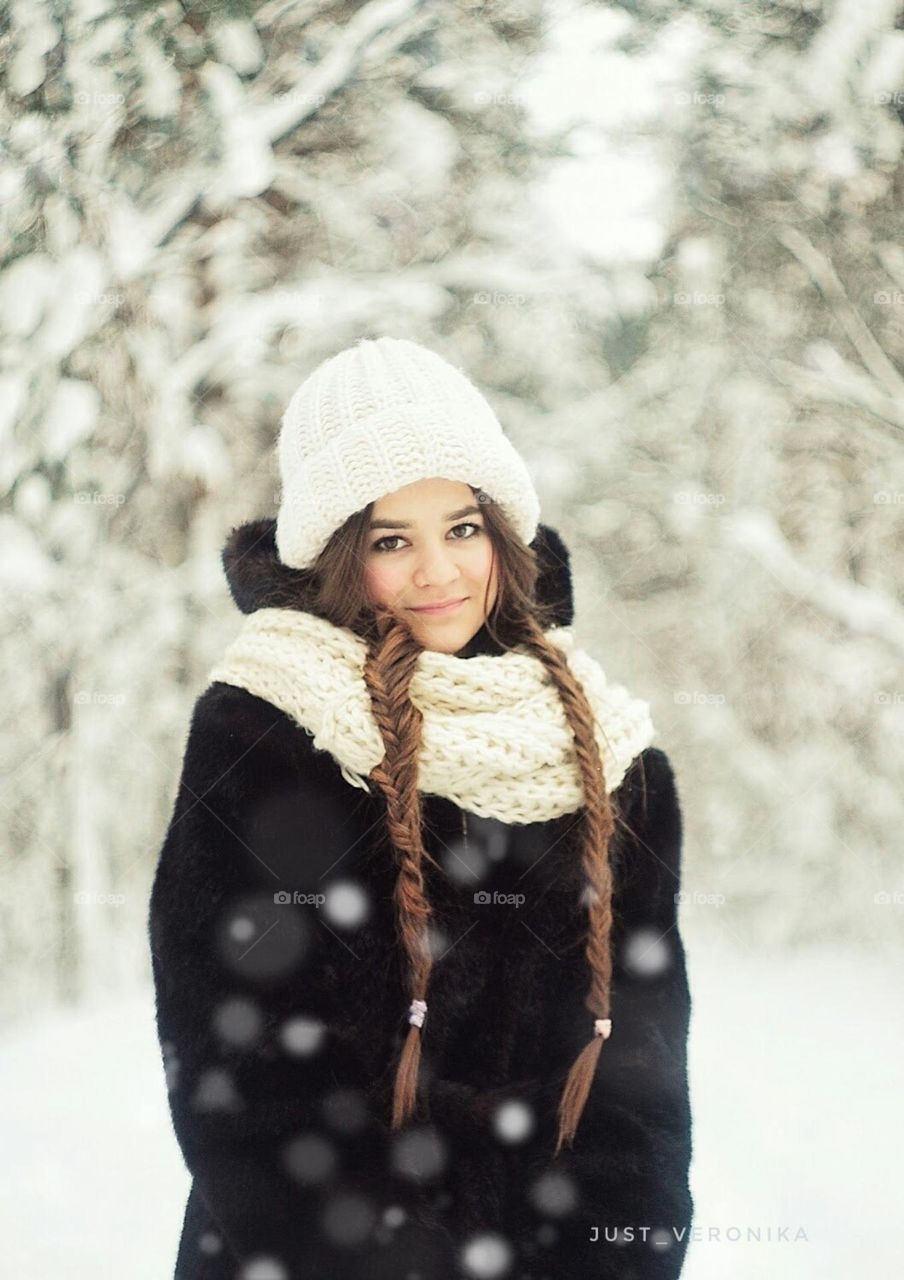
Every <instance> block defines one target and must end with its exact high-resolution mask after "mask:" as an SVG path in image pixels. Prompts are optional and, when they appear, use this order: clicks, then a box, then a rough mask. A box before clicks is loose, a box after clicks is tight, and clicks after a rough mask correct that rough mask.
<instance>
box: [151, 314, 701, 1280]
mask: <svg viewBox="0 0 904 1280" xmlns="http://www.w3.org/2000/svg"><path fill="white" fill-rule="evenodd" d="M279 462H280V471H281V478H282V495H281V501H280V507H279V512H278V516H277V518H276V520H275V521H274V520H257V521H252V522H250V523H248V524H245V525H243V526H241V527H239V528H238V529H236V530H234V531H233V532H232V534H231V535H230V537H229V539H228V541H227V543H226V546H225V548H224V552H223V560H224V566H225V570H226V575H227V579H228V582H229V586H230V589H231V592H232V595H233V597H234V599H235V602H236V604H237V606H238V608H239V609H240V610H241V611H242V613H243V614H244V615H246V617H245V619H244V622H243V626H242V629H241V631H240V633H239V635H238V636H237V637H236V639H235V640H234V641H233V642H232V644H231V645H229V646H228V648H227V650H226V653H225V654H224V656H223V659H222V661H221V662H220V663H219V664H218V665H217V666H216V667H215V668H214V669H213V671H212V672H211V673H210V677H209V685H208V687H207V688H206V689H205V690H204V692H203V693H202V694H201V696H200V697H199V699H198V701H197V703H196V705H195V709H194V713H193V716H192V720H191V726H190V730H189V734H188V742H187V745H186V750H185V758H184V764H183V770H182V778H181V784H180V787H179V790H178V794H177V797H176V802H175V808H174V812H173V814H172V818H171V820H170V823H169V827H168V830H167V833H166V838H165V841H164V844H163V848H162V851H161V854H160V859H159V864H158V868H157V872H156V877H155V880H154V885H153V890H152V895H151V903H150V917H149V924H150V940H151V952H152V963H153V972H154V980H155V985H156V999H157V1025H158V1031H159V1036H160V1042H161V1047H162V1051H163V1057H164V1064H165V1069H166V1075H167V1082H168V1089H169V1101H170V1108H171V1113H172V1119H173V1125H174V1128H175V1133H176V1137H177V1139H178V1142H179V1145H180V1147H181V1150H182V1153H183V1155H184V1158H185V1162H186V1164H187V1166H188V1169H189V1171H190V1172H191V1174H192V1179H193V1182H192V1189H191V1193H190V1195H189V1198H188V1204H187V1207H186V1213H185V1219H184V1224H183V1229H182V1236H181V1242H180V1246H179V1252H178V1258H177V1262H176V1269H175V1275H176V1277H177V1280H227V1278H228V1280H236V1278H237V1277H241V1280H307V1278H308V1277H310V1278H311V1280H313V1278H314V1277H317V1278H318V1280H341V1278H343V1277H348V1278H352V1277H364V1276H365V1275H366V1276H368V1277H369V1278H372V1280H378V1278H380V1277H385V1278H386V1280H388V1278H389V1277H392V1278H393V1280H415V1278H416V1277H417V1278H419V1280H440V1278H442V1280H445V1278H446V1277H449V1278H450V1280H451V1278H452V1277H495V1276H499V1277H513V1278H514V1277H517V1278H518V1280H530V1278H533V1280H545V1278H548V1280H579V1278H580V1277H590V1276H593V1277H596V1278H597V1280H600V1278H602V1277H609V1276H611V1277H615V1276H618V1277H620V1278H621V1280H627V1278H628V1277H642V1278H646V1277H650V1278H652V1277H670V1278H672V1277H676V1276H678V1274H679V1272H680V1270H681V1267H682V1263H683V1260H684V1256H685V1252H686V1248H687V1232H688V1229H689V1226H690V1222H691V1217H692V1209H693V1204H692V1198H691V1194H690V1191H689V1186H688V1170H689V1164H690V1157H691V1137H690V1134H691V1125H690V1111H689V1099H688V1080H687V1065H686V1042H687V1032H688V1020H689V1013H690V999H689V994H688V985H687V978H686V970H685V960H684V951H683V947H682V943H681V939H680V936H679V931H678V927H677V916H676V894H677V893H678V890H679V888H680V858H681V832H682V823H681V814H680V809H679V803H678V798H677V794H676V787H675V780H674V777H673V773H672V769H671V767H670V764H669V761H668V758H667V756H666V755H665V753H664V752H663V751H662V750H661V749H660V748H658V747H655V746H652V745H651V739H652V736H653V728H652V724H651V722H650V718H649V708H648V706H647V704H646V703H645V702H643V701H641V700H639V699H636V698H633V697H631V695H630V694H629V693H628V692H627V691H626V690H625V689H624V688H622V687H621V686H618V685H613V684H611V683H610V682H609V681H608V680H607V678H606V676H605V674H604V673H603V671H602V669H601V668H600V667H599V665H598V664H597V663H596V661H595V660H594V659H593V658H591V657H590V656H589V655H588V654H587V653H585V652H584V651H583V650H581V649H579V648H577V647H576V646H575V644H574V640H573V635H572V630H571V628H572V622H573V598H572V584H571V574H570V568H569V554H568V550H567V548H566V547H565V545H564V544H563V542H562V539H561V538H560V537H559V535H558V534H557V533H556V532H555V530H553V529H552V528H550V527H549V526H546V525H543V524H540V523H539V521H538V516H539V503H538V500H537V496H536V493H535V491H534V488H533V485H532V483H531V481H530V478H529V475H528V472H527V469H526V467H525V465H524V463H523V461H522V459H521V458H520V457H519V455H518V454H517V453H516V452H515V450H514V449H513V447H512V445H511V444H510V442H509V441H508V439H507V438H506V437H505V435H504V434H503V431H502V428H501V426H500V424H499V422H498V420H497V419H496V417H495V415H494V414H493V411H492V409H491V408H490V406H489V404H488V403H487V401H486V400H485V398H484V397H483V396H482V395H481V394H480V393H479V391H478V390H477V389H476V388H475V387H474V386H473V385H472V384H471V383H470V382H469V381H468V379H467V378H466V377H465V375H464V374H463V373H462V372H461V371H460V370H458V369H456V368H454V367H453V366H451V365H450V364H448V363H447V362H446V361H445V360H443V359H442V358H441V357H439V356H438V355H436V354H435V353H433V352H431V351H429V350H426V349H425V348H423V347H421V346H419V345H418V344H415V343H412V342H409V341H407V340H404V339H393V338H380V339H378V340H376V341H371V340H363V341H361V342H359V343H358V344H356V345H355V346H353V347H351V348H349V349H348V350H346V351H343V352H341V353H340V354H339V355H337V356H334V357H332V358H331V359H330V360H327V361H325V362H324V363H323V364H322V365H321V366H320V367H319V368H318V369H316V370H315V371H314V372H313V373H312V374H311V375H310V377H309V378H308V379H307V380H306V381H305V382H304V383H303V384H302V386H301V387H300V388H299V389H298V391H297V392H296V393H295V395H294V396H293V397H292V399H291V401H290V403H289V406H288V409H287V410H286V413H285V415H284V418H283V422H282V428H281V433H280V440H279Z"/></svg>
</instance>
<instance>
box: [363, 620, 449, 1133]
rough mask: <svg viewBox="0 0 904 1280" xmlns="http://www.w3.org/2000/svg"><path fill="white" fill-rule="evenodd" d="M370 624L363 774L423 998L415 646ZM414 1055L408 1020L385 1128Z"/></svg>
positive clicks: (426, 950)
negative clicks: (379, 819)
mask: <svg viewBox="0 0 904 1280" xmlns="http://www.w3.org/2000/svg"><path fill="white" fill-rule="evenodd" d="M377 631H378V641H377V643H376V645H374V646H373V647H369V650H368V656H367V658H366V660H365V665H364V680H365V683H366V685H367V687H368V690H369V691H370V696H371V705H372V707H373V713H374V719H375V721H376V723H377V726H378V728H379V730H380V733H381V735H382V738H383V743H384V746H385V748H386V752H385V755H384V756H383V759H382V761H381V762H380V764H378V765H376V766H375V767H374V768H373V769H372V770H371V773H370V776H371V777H372V778H373V780H374V781H375V782H376V783H377V785H378V786H379V787H380V789H381V791H382V792H383V795H384V796H385V798H386V825H387V829H388V833H389V838H390V840H391V842H392V846H393V848H394V850H395V852H396V858H397V861H398V867H399V874H398V877H397V879H396V885H395V895H394V896H395V905H396V922H397V928H398V936H399V938H400V940H401V942H402V945H403V947H404V948H405V952H406V954H407V957H408V982H409V995H410V996H411V998H412V999H413V1000H422V1001H426V998H427V989H428V986H429V983H430V973H431V970H432V967H433V958H432V954H431V951H430V943H429V923H430V918H431V916H432V914H433V913H432V909H431V906H430V902H429V900H428V898H427V894H426V891H425V883H424V871H423V864H424V860H425V859H426V860H428V861H429V862H431V863H433V864H434V865H437V864H436V860H435V859H434V858H433V857H432V856H431V854H430V853H429V851H428V850H427V849H425V848H424V844H423V840H422V836H421V800H420V794H419V792H418V787H417V782H418V766H417V756H418V749H419V747H420V742H421V729H422V725H423V716H422V714H421V712H420V711H419V710H418V708H417V707H416V706H415V705H414V704H413V703H412V701H411V699H410V698H409V696H408V688H409V685H410V683H411V677H412V675H413V674H414V669H415V667H416V665H417V660H418V657H419V655H420V653H421V646H420V645H419V644H418V643H417V642H416V641H415V640H414V638H413V637H412V635H411V632H410V631H409V630H408V628H407V627H406V626H404V625H403V624H400V623H399V622H398V621H397V620H395V619H394V618H393V617H392V616H391V615H388V614H386V613H385V612H382V611H380V612H379V613H378V615H377ZM420 1059H421V1032H420V1027H419V1024H418V1023H417V1022H414V1021H412V1022H411V1025H410V1026H409V1030H408V1035H407V1037H406V1039H405V1043H404V1045H403V1046H402V1053H401V1056H400V1059H399V1065H398V1070H397V1071H396V1079H395V1089H394V1094H393V1107H392V1128H393V1129H398V1128H401V1126H402V1125H404V1124H405V1123H406V1122H407V1121H408V1120H409V1119H410V1118H411V1116H412V1115H413V1113H414V1108H415V1103H416V1100H417V1076H418V1068H419V1065H420Z"/></svg>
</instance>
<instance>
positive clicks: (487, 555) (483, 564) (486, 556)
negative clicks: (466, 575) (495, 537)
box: [473, 538, 493, 582]
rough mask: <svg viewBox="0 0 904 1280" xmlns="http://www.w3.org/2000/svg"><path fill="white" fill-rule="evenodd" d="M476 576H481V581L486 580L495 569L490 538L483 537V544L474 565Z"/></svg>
mask: <svg viewBox="0 0 904 1280" xmlns="http://www.w3.org/2000/svg"><path fill="white" fill-rule="evenodd" d="M473 571H474V576H475V577H476V578H479V580H480V581H481V582H486V581H487V580H488V579H489V577H490V574H491V573H492V571H493V547H492V545H491V543H490V540H489V538H485V539H483V546H482V547H481V549H480V555H479V556H478V558H477V560H476V563H475V565H474V570H473Z"/></svg>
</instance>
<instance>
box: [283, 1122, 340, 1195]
mask: <svg viewBox="0 0 904 1280" xmlns="http://www.w3.org/2000/svg"><path fill="white" fill-rule="evenodd" d="M283 1163H284V1164H285V1167H286V1169H287V1170H288V1172H289V1173H290V1174H291V1175H292V1177H293V1178H296V1179H297V1180H298V1181H299V1182H303V1183H317V1182H325V1181H326V1180H327V1178H329V1177H331V1176H332V1174H333V1172H334V1170H335V1169H336V1166H337V1164H338V1156H337V1155H336V1150H335V1148H334V1147H333V1144H332V1143H331V1142H329V1141H328V1140H327V1139H326V1138H324V1137H321V1135H320V1134H318V1133H304V1134H301V1135H300V1136H299V1137H297V1138H293V1139H292V1141H291V1142H289V1143H288V1144H287V1146H286V1148H285V1150H284V1152H283Z"/></svg>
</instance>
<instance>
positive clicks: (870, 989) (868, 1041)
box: [0, 946, 904, 1280]
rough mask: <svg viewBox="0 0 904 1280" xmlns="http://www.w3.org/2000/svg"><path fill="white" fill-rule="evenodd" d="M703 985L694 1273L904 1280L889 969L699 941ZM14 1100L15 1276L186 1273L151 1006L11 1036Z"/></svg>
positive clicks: (2, 1219) (0, 1063)
mask: <svg viewBox="0 0 904 1280" xmlns="http://www.w3.org/2000/svg"><path fill="white" fill-rule="evenodd" d="M688 970H689V981H690V985H691V993H692V999H693V1004H694V1007H693V1015H692V1023H691V1039H690V1068H689V1069H690V1076H691V1091H692V1106H693V1111H694V1161H693V1165H692V1171H691V1188H692V1191H693V1194H694V1198H695V1219H694V1231H693V1233H692V1238H691V1243H690V1247H689V1250H688V1256H687V1260H686V1263H685V1269H684V1271H683V1272H682V1277H686V1278H687V1280H724V1278H725V1277H726V1276H731V1280H762V1277H763V1276H766V1275H768V1276H769V1277H770V1280H801V1278H802V1277H810V1276H818V1277H819V1278H820V1280H849V1278H850V1276H851V1275H856V1274H864V1275H870V1276H892V1275H894V1274H895V1270H896V1266H897V1262H898V1260H899V1258H900V1250H899V1247H898V1243H897V1224H898V1217H899V1203H898V1202H899V1182H900V1179H899V1176H898V1174H899V1165H900V1150H901V1143H902V1138H904V1133H902V1123H901V1115H900V1105H899V1094H900V1063H901V1061H902V1059H904V1013H902V1010H901V1001H900V994H899V991H898V985H899V983H898V982H897V981H896V979H895V978H894V975H893V974H892V973H891V971H890V970H889V967H888V965H887V964H885V963H883V961H882V958H881V957H879V956H870V955H869V954H867V953H864V952H862V951H858V950H852V949H848V950H845V949H837V950H831V949H825V948H820V949H812V950H807V951H803V952H800V953H796V954H794V953H789V954H788V955H786V956H775V955H769V954H766V953H761V952H759V951H756V950H753V949H751V950H750V951H746V952H745V951H740V950H737V949H735V950H729V949H727V948H709V947H703V946H701V947H699V948H697V947H694V946H691V947H689V949H688ZM0 1096H2V1097H3V1098H4V1101H5V1108H4V1115H5V1121H4V1139H5V1141H4V1160H5V1163H6V1166H7V1169H8V1170H9V1171H10V1172H9V1174H8V1176H7V1179H6V1186H5V1194H4V1196H3V1197H2V1200H0V1238H2V1239H3V1242H4V1263H5V1273H6V1274H8V1275H11V1276H15V1277H16V1280H47V1277H48V1276H65V1277H66V1280H97V1277H98V1276H100V1275H121V1276H128V1277H129V1280H160V1278H161V1277H163V1276H167V1275H171V1274H172V1267H173V1263H174V1262H175V1256H176V1246H177V1242H178V1236H179V1230H180V1228H181V1223H182V1212H183V1209H184V1206H185V1199H186V1196H187V1194H188V1188H189V1177H188V1174H187V1172H186V1170H185V1168H184V1165H183V1164H182V1159H181V1156H180V1154H179V1150H178V1147H177V1145H176V1140H175V1138H174V1136H173V1133H172V1128H171V1125H170V1120H169V1113H168V1110H167V1101H166V1086H165V1083H164V1075H163V1071H162V1070H161V1067H160V1061H159V1051H158V1048H157V1043H156V1038H155V1031H154V1023H153V994H152V992H151V991H150V990H149V989H147V988H142V989H140V990H136V991H135V992H133V993H131V994H129V995H127V996H126V995H124V996H122V997H121V998H120V999H118V1000H110V1001H108V1002H104V1003H97V1004H95V1005H93V1006H91V1007H86V1008H85V1009H82V1010H80V1011H78V1012H66V1013H60V1012H57V1013H49V1014H46V1015H43V1016H41V1017H40V1018H36V1019H35V1020H33V1021H32V1022H31V1023H30V1024H28V1025H26V1026H23V1027H20V1028H18V1029H16V1030H15V1031H10V1032H7V1033H6V1035H5V1036H3V1037H2V1038H0ZM503 1140H504V1139H502V1138H500V1141H503ZM48 1223H51V1224H52V1229H49V1228H48ZM782 1232H784V1239H782V1237H781V1233H782ZM757 1234H758V1235H759V1239H757ZM502 1274H507V1272H505V1271H503V1272H502Z"/></svg>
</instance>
